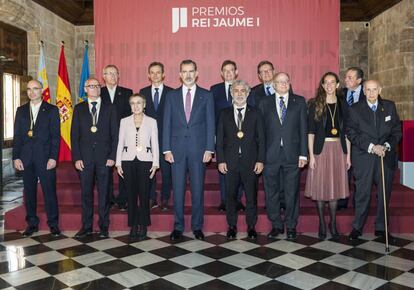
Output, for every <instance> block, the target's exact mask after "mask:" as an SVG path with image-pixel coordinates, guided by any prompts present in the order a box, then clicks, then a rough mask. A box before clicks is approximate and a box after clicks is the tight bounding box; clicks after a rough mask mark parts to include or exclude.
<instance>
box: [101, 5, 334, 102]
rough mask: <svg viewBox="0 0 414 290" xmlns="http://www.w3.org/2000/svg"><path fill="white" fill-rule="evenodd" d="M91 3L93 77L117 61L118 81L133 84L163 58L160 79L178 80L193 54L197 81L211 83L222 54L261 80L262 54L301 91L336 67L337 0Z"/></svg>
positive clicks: (309, 90) (253, 80)
mask: <svg viewBox="0 0 414 290" xmlns="http://www.w3.org/2000/svg"><path fill="white" fill-rule="evenodd" d="M94 5H95V7H94V13H95V14H94V17H95V53H96V62H95V66H96V67H95V71H96V72H97V77H99V78H101V77H102V68H103V67H104V66H105V65H106V64H110V63H111V64H115V65H117V66H118V67H119V69H120V75H121V80H120V82H121V85H124V86H127V87H130V88H132V89H133V90H134V91H138V89H140V88H141V87H143V86H146V85H148V84H149V82H148V79H147V66H148V64H149V63H150V62H152V61H155V60H156V61H160V62H162V63H164V65H165V73H166V80H165V82H166V83H167V84H169V85H171V86H173V87H177V86H178V85H179V76H178V72H179V63H180V61H181V60H182V59H187V58H191V59H193V60H194V61H196V62H197V65H198V71H199V84H200V85H201V86H203V87H207V88H208V87H209V86H210V85H211V84H214V83H217V82H220V81H221V78H220V66H221V63H222V62H223V60H225V59H232V60H234V61H236V63H237V64H238V68H239V78H241V79H244V80H246V81H247V82H248V83H249V84H251V85H256V84H257V83H258V82H259V81H258V78H257V69H256V67H257V64H258V62H260V61H261V60H264V59H267V60H270V61H271V62H273V64H274V65H275V69H276V70H277V71H286V72H288V73H289V74H290V75H291V79H292V84H293V87H294V90H295V92H297V93H299V94H302V95H304V96H305V97H306V98H309V97H312V96H313V95H314V93H315V89H316V86H317V84H318V81H319V79H320V77H321V75H322V74H323V73H324V72H326V71H327V70H332V71H334V72H338V67H339V0H312V1H310V0H260V1H258V0H226V1H221V0H198V1H194V0H193V1H190V0H177V1H165V0H151V1H137V0H119V1H113V0H99V1H95V2H94ZM174 13H176V14H175V15H174V16H173V14H174ZM180 24H181V27H178V25H180ZM183 26H187V27H183ZM202 26H203V27H202ZM177 29H178V30H177ZM173 30H177V31H176V32H173Z"/></svg>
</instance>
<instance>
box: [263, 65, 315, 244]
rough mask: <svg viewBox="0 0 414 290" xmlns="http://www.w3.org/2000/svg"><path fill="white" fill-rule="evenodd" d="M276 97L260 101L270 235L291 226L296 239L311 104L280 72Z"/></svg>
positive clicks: (289, 231) (289, 235) (289, 229)
mask: <svg viewBox="0 0 414 290" xmlns="http://www.w3.org/2000/svg"><path fill="white" fill-rule="evenodd" d="M274 86H275V89H276V93H275V95H274V97H269V98H265V99H263V100H262V101H261V102H260V104H259V109H260V110H261V111H262V114H263V118H264V124H265V134H266V159H265V169H264V172H263V178H264V187H265V193H266V209H267V215H268V218H269V220H270V221H271V223H272V230H271V231H270V233H269V234H268V237H269V238H275V237H277V235H278V234H279V233H283V232H284V224H286V228H287V239H288V240H295V239H296V225H297V223H298V217H299V185H300V170H301V168H303V167H304V166H305V165H306V163H307V154H308V136H307V107H306V102H305V98H304V97H301V96H298V95H295V94H291V93H289V87H290V78H289V75H288V74H286V73H283V72H281V73H277V74H276V75H275V78H274ZM281 171H282V172H283V176H284V196H285V204H286V210H285V220H284V221H282V219H281V215H280V197H279V195H280V182H279V181H280V179H279V173H280V172H281Z"/></svg>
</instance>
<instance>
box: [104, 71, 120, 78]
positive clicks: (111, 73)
mask: <svg viewBox="0 0 414 290" xmlns="http://www.w3.org/2000/svg"><path fill="white" fill-rule="evenodd" d="M104 75H105V76H108V75H109V76H111V77H117V76H118V73H116V72H105V73H104Z"/></svg>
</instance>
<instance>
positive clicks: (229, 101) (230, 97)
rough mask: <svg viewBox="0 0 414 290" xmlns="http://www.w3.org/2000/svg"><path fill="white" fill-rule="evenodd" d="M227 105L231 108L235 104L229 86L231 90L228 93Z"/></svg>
mask: <svg viewBox="0 0 414 290" xmlns="http://www.w3.org/2000/svg"><path fill="white" fill-rule="evenodd" d="M227 103H228V104H229V106H231V105H232V104H233V97H232V96H231V85H229V89H228V91H227Z"/></svg>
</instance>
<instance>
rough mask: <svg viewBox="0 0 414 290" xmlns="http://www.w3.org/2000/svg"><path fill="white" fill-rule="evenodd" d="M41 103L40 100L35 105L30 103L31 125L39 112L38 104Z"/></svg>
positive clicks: (34, 122)
mask: <svg viewBox="0 0 414 290" xmlns="http://www.w3.org/2000/svg"><path fill="white" fill-rule="evenodd" d="M41 105H42V102H41V101H40V102H39V103H37V104H36V105H33V104H32V103H30V110H31V111H32V117H33V125H34V124H36V119H37V115H38V114H39V110H40V106H41Z"/></svg>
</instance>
